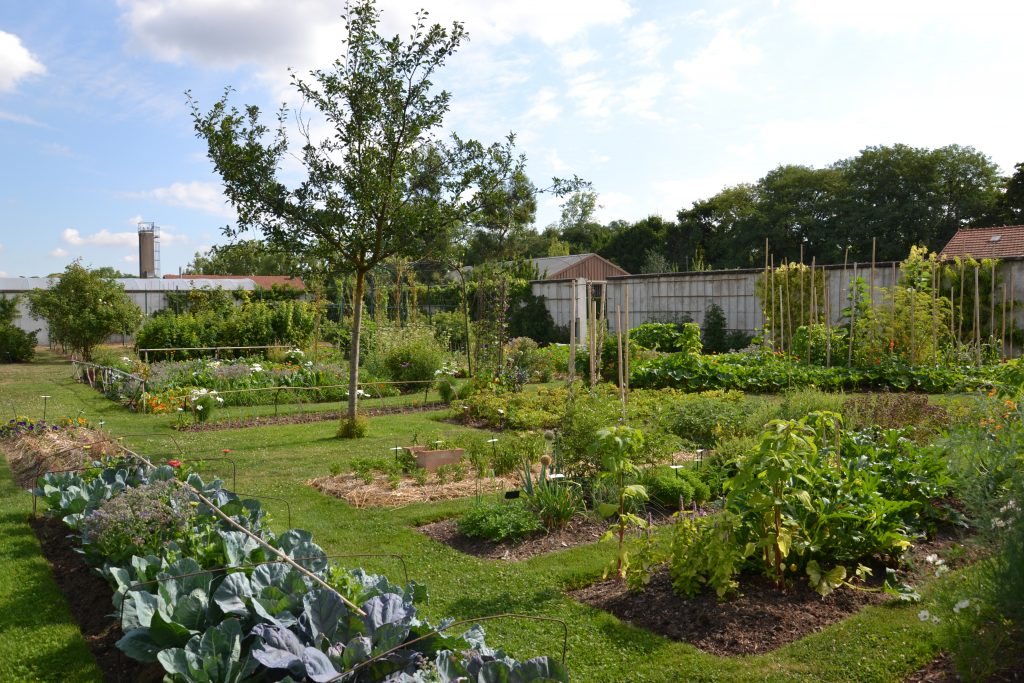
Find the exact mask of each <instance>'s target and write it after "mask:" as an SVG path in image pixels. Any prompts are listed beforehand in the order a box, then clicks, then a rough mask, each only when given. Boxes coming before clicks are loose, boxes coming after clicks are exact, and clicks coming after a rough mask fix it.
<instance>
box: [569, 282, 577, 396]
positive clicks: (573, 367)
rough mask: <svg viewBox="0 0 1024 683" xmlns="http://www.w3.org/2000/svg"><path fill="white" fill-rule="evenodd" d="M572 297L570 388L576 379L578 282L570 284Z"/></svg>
mask: <svg viewBox="0 0 1024 683" xmlns="http://www.w3.org/2000/svg"><path fill="white" fill-rule="evenodd" d="M569 286H570V291H571V292H572V295H571V296H570V297H569V310H570V313H569V368H568V370H569V372H568V376H569V386H572V382H573V380H574V379H576V280H573V281H572V282H570V283H569Z"/></svg>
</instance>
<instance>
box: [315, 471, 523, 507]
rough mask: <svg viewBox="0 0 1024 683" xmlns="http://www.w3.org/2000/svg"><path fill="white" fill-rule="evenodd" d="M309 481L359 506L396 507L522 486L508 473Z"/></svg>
mask: <svg viewBox="0 0 1024 683" xmlns="http://www.w3.org/2000/svg"><path fill="white" fill-rule="evenodd" d="M308 483H309V485H310V486H312V487H313V488H315V489H317V490H318V491H321V492H323V493H326V494H327V495H329V496H334V497H336V498H341V499H342V500H344V501H345V502H347V503H348V504H349V505H352V506H353V507H357V508H366V507H381V508H396V507H402V506H404V505H410V504H412V503H425V502H430V501H436V500H454V499H456V498H468V497H469V496H475V495H477V494H478V493H479V494H495V493H501V492H503V491H508V490H511V489H517V488H519V476H518V475H509V476H506V477H495V478H486V479H476V478H473V477H467V478H465V479H463V480H462V481H451V482H447V483H445V484H439V483H438V482H437V480H436V479H434V478H433V477H431V479H430V480H429V481H428V482H427V483H426V484H423V485H422V486H420V485H419V484H417V483H416V481H415V480H413V479H412V478H410V477H403V478H402V479H401V480H400V481H399V482H398V486H397V487H396V488H393V487H392V484H391V482H389V481H388V480H387V477H384V476H378V477H376V478H375V479H374V480H373V481H372V482H371V483H369V484H367V483H365V482H364V481H363V480H362V479H360V478H359V477H357V476H356V475H354V474H350V473H346V474H339V475H334V476H329V477H317V478H316V479H311V480H310V481H309V482H308Z"/></svg>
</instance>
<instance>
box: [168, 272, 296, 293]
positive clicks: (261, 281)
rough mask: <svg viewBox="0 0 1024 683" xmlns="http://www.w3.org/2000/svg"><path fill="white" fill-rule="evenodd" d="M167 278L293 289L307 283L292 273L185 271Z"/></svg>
mask: <svg viewBox="0 0 1024 683" xmlns="http://www.w3.org/2000/svg"><path fill="white" fill-rule="evenodd" d="M164 279H166V280H252V281H253V282H255V283H256V286H257V287H259V288H260V289H271V288H272V287H273V286H274V285H277V286H279V287H291V288H292V289H299V290H305V289H306V284H305V283H304V282H303V281H302V278H297V277H291V276H290V275H194V274H189V273H185V274H183V275H164Z"/></svg>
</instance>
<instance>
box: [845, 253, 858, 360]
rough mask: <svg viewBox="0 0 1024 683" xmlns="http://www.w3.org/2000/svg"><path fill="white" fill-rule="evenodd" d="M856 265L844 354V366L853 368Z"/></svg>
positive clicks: (852, 279)
mask: <svg viewBox="0 0 1024 683" xmlns="http://www.w3.org/2000/svg"><path fill="white" fill-rule="evenodd" d="M856 288H857V264H856V262H855V263H854V264H853V276H852V277H851V278H850V345H849V350H848V351H847V353H846V366H847V367H851V368H852V367H853V333H854V329H855V326H856V324H857V293H856Z"/></svg>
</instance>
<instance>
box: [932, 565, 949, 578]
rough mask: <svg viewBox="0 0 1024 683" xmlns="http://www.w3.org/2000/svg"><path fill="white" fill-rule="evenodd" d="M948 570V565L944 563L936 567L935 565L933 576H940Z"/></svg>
mask: <svg viewBox="0 0 1024 683" xmlns="http://www.w3.org/2000/svg"><path fill="white" fill-rule="evenodd" d="M948 571H949V567H947V566H946V565H944V564H942V565H938V566H937V567H935V576H936V577H938V576H942V575H943V574H945V573H946V572H948Z"/></svg>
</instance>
